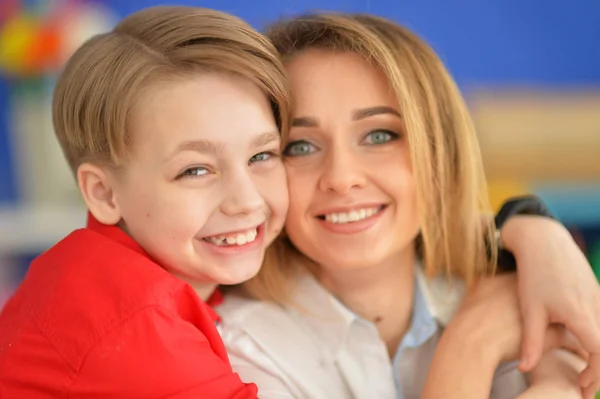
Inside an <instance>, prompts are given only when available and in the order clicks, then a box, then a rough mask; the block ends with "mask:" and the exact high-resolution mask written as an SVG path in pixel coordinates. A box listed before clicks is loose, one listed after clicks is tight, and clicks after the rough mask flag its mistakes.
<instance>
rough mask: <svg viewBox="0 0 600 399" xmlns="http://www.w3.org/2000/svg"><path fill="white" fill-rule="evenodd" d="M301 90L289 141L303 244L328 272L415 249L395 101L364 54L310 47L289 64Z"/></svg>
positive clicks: (294, 218)
mask: <svg viewBox="0 0 600 399" xmlns="http://www.w3.org/2000/svg"><path fill="white" fill-rule="evenodd" d="M287 67H288V72H289V76H290V79H291V83H292V90H293V93H294V96H295V109H294V110H293V117H294V121H293V127H292V129H291V131H290V135H289V139H288V140H287V142H286V149H285V153H284V155H285V166H286V170H287V174H288V186H289V192H290V208H289V212H288V217H287V222H286V223H287V224H286V230H287V233H288V235H289V237H290V239H291V241H292V242H293V243H294V245H295V246H296V248H298V249H299V250H300V251H301V252H303V253H304V254H305V255H306V256H308V257H309V258H310V259H312V260H313V261H315V262H317V263H318V264H319V265H321V267H323V268H325V269H326V270H329V271H330V272H335V271H342V270H353V269H359V268H369V267H373V266H376V265H378V264H381V263H383V262H386V261H394V260H395V259H400V257H401V256H402V254H403V253H408V252H407V251H411V252H410V253H412V251H413V245H412V243H413V240H414V238H415V237H416V235H417V233H418V230H419V224H418V216H417V204H416V195H415V183H414V179H413V174H412V169H411V161H410V156H409V150H408V143H407V141H406V134H405V132H404V131H403V123H402V117H401V115H400V112H399V109H398V104H397V98H396V96H395V94H394V92H393V90H392V89H391V87H390V85H389V84H388V82H387V80H386V79H385V77H384V76H383V74H381V73H380V72H379V71H378V70H377V69H376V68H373V67H372V66H371V65H369V64H368V63H367V62H365V61H364V60H363V59H362V58H361V57H360V56H358V55H356V54H351V53H335V52H332V51H326V50H316V49H314V50H307V51H305V52H302V53H300V54H298V55H297V56H295V57H294V58H293V59H292V60H291V61H290V62H289V63H288V64H287Z"/></svg>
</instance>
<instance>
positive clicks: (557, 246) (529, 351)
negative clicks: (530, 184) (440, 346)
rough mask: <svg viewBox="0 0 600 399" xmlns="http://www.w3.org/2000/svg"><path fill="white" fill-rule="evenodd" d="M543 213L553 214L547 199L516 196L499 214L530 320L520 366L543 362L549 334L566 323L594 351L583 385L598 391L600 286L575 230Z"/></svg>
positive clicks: (525, 318)
mask: <svg viewBox="0 0 600 399" xmlns="http://www.w3.org/2000/svg"><path fill="white" fill-rule="evenodd" d="M519 201H524V202H523V203H522V204H525V205H526V206H523V205H522V204H521V205H519ZM515 204H516V205H515ZM511 207H512V208H511ZM507 209H508V211H507ZM515 210H517V211H518V212H514V211H515ZM520 211H523V212H521V213H525V215H521V214H519V212H520ZM527 214H529V215H527ZM532 214H533V215H537V216H532ZM543 215H549V213H548V212H547V209H546V207H545V205H544V204H543V202H541V200H539V199H538V198H536V197H525V198H523V199H522V200H519V199H513V200H510V201H509V205H508V206H507V207H503V210H501V211H500V213H499V215H498V216H497V217H496V221H497V222H498V224H499V225H500V227H501V230H500V237H501V240H500V241H501V242H502V244H503V246H504V248H505V249H506V250H508V251H510V253H512V256H514V259H516V264H517V273H518V285H519V296H520V306H521V311H522V313H523V323H524V336H523V343H522V350H521V362H520V365H519V367H520V369H521V370H522V371H530V370H532V369H533V367H535V366H536V365H537V364H538V362H539V359H540V357H541V355H542V348H541V342H542V339H541V337H542V336H543V332H544V331H545V329H546V328H547V326H548V325H550V324H551V323H560V324H563V325H564V326H566V328H567V329H568V330H569V331H570V332H572V333H573V334H574V335H575V336H576V337H577V338H578V339H579V341H580V342H581V343H582V345H583V347H584V349H585V350H586V351H587V352H588V353H589V354H590V357H589V362H588V368H587V369H586V371H585V372H583V373H582V375H581V378H580V383H581V386H582V387H587V388H588V390H589V391H592V392H594V391H596V390H598V389H600V287H599V285H598V282H597V280H596V277H595V276H594V273H593V271H592V268H591V266H590V264H589V262H588V261H587V259H586V258H585V256H584V254H583V253H582V251H581V250H580V248H579V247H578V245H577V244H576V243H575V241H574V240H573V238H572V236H571V234H570V233H569V231H568V230H567V229H566V228H565V227H564V226H563V225H561V224H560V223H558V222H557V221H555V220H554V219H552V218H550V217H544V216H543ZM512 256H510V255H509V256H508V258H512Z"/></svg>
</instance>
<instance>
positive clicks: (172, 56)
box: [53, 7, 289, 173]
mask: <svg viewBox="0 0 600 399" xmlns="http://www.w3.org/2000/svg"><path fill="white" fill-rule="evenodd" d="M202 72H218V73H231V74H235V75H241V76H243V77H245V78H247V79H249V80H251V81H253V82H254V83H256V84H257V85H258V86H259V87H260V88H261V89H262V90H263V91H264V92H265V94H266V95H267V96H268V98H269V99H270V102H271V104H272V108H273V113H274V116H275V119H276V122H277V124H278V127H279V128H280V129H281V131H285V130H286V129H287V125H288V114H289V92H288V86H287V81H286V78H285V72H284V68H283V65H282V64H281V61H280V59H279V55H278V53H277V51H276V50H275V48H274V47H273V45H272V44H271V43H270V42H269V41H268V40H267V39H266V38H265V37H264V36H262V35H261V34H260V33H258V32H256V31H255V30H254V29H252V28H251V27H250V26H249V25H248V24H246V23H245V22H244V21H242V20H241V19H239V18H237V17H234V16H231V15H228V14H225V13H222V12H219V11H215V10H209V9H203V8H196V7H151V8H147V9H144V10H142V11H139V12H137V13H134V14H132V15H130V16H129V17H127V18H125V19H124V20H123V21H121V23H119V24H118V25H117V26H116V27H115V28H114V29H113V30H112V31H111V32H109V33H106V34H102V35H98V36H95V37H93V38H92V39H90V40H88V41H87V42H86V43H85V44H83V45H82V46H81V47H80V48H79V49H78V50H77V51H76V52H75V54H74V55H73V56H72V57H71V59H70V60H69V62H68V63H67V65H66V67H65V69H64V71H63V73H62V75H61V76H60V79H59V80H58V83H57V86H56V89H55V92H54V104H53V122H54V129H55V132H56V136H57V138H58V140H59V142H60V145H61V147H62V149H63V152H64V154H65V157H66V158H67V161H68V163H69V165H70V167H71V169H72V170H73V172H74V173H76V171H77V168H78V167H79V165H81V164H82V163H84V162H98V163H103V164H106V165H110V166H119V165H122V163H123V162H124V161H125V160H126V158H127V155H128V151H129V150H130V145H131V139H130V137H129V135H128V133H127V131H128V128H127V127H128V123H129V120H130V114H131V110H132V108H133V107H134V106H135V104H136V102H137V101H139V100H140V98H141V97H142V96H143V95H144V93H145V92H146V91H147V90H148V89H149V88H150V87H154V85H156V84H160V83H168V82H170V81H173V80H177V79H182V78H183V79H185V78H186V77H190V76H192V75H193V74H197V73H202Z"/></svg>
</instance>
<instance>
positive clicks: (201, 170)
mask: <svg viewBox="0 0 600 399" xmlns="http://www.w3.org/2000/svg"><path fill="white" fill-rule="evenodd" d="M208 173H209V171H208V169H206V168H205V167H202V166H196V167H193V168H188V169H186V170H184V171H183V173H181V174H180V175H179V176H178V178H183V177H198V176H204V175H206V174H208Z"/></svg>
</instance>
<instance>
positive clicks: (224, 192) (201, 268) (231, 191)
mask: <svg viewBox="0 0 600 399" xmlns="http://www.w3.org/2000/svg"><path fill="white" fill-rule="evenodd" d="M130 133H131V137H132V154H131V158H130V160H129V161H128V163H127V165H126V167H125V168H124V170H123V171H121V172H120V173H121V175H119V176H118V178H116V179H115V186H114V195H115V199H116V201H117V204H118V207H119V210H120V213H121V216H122V220H123V227H124V228H125V230H126V231H127V232H128V233H129V234H130V235H131V236H132V237H133V238H134V239H135V240H136V241H137V242H138V243H139V244H140V245H141V246H142V247H143V248H144V249H145V250H146V251H147V252H148V253H149V254H150V255H151V256H152V257H153V258H154V259H155V260H156V261H158V262H159V263H160V264H161V265H162V266H163V267H165V269H167V270H168V271H169V272H171V273H173V274H175V275H177V276H179V277H181V278H183V279H184V280H186V281H188V282H190V283H191V284H192V285H193V286H195V287H196V288H197V289H199V290H202V289H203V288H205V287H210V286H211V284H214V283H218V284H236V283H240V282H243V281H245V280H247V279H249V278H251V277H253V276H254V275H255V274H256V273H257V272H258V270H259V268H260V266H261V263H262V260H263V256H264V253H265V249H266V247H267V246H268V245H269V244H270V243H271V242H272V240H273V239H274V238H275V237H276V236H277V234H278V233H279V232H280V230H281V229H282V227H283V223H284V220H285V214H286V212H287V207H288V193H287V187H286V180H285V172H284V168H283V165H282V162H281V160H280V158H279V152H280V149H279V146H280V143H279V132H278V130H277V126H276V124H275V121H274V118H273V115H272V111H271V107H270V105H269V102H268V100H267V98H266V96H265V95H264V94H263V93H262V92H261V91H260V90H259V88H258V87H256V86H255V85H253V84H252V83H251V82H249V81H247V80H244V79H242V78H237V77H232V76H225V75H220V74H204V75H200V76H197V77H194V78H190V79H187V80H185V81H179V82H176V83H173V82H170V83H169V84H165V85H163V86H159V87H157V88H155V89H154V90H151V91H149V92H148V93H147V94H146V95H145V96H144V97H143V99H142V100H141V102H140V103H139V105H138V106H137V107H136V109H135V110H134V112H133V115H132V119H131V125H130Z"/></svg>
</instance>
